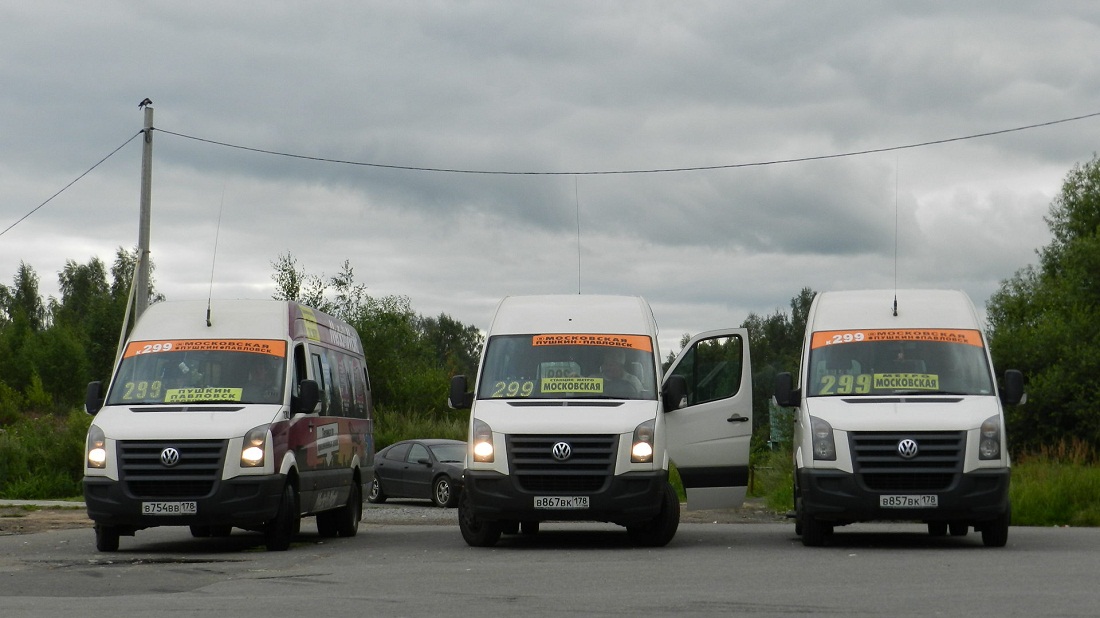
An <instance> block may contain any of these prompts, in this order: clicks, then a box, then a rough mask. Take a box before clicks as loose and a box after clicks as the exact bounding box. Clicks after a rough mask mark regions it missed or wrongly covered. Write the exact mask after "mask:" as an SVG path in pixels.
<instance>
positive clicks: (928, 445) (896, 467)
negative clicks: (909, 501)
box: [849, 431, 966, 492]
mask: <svg viewBox="0 0 1100 618" xmlns="http://www.w3.org/2000/svg"><path fill="white" fill-rule="evenodd" d="M906 438H908V439H911V440H914V441H915V442H916V443H917V446H918V449H919V450H918V452H917V455H916V456H915V457H913V458H912V459H905V458H904V457H902V456H901V455H900V454H899V453H898V443H899V442H900V441H902V440H904V439H906ZM849 445H850V446H851V449H852V450H851V452H852V464H853V465H854V469H855V472H856V478H857V479H859V482H860V483H862V485H863V486H864V488H866V489H868V490H871V491H928V492H935V491H945V490H947V489H949V488H951V487H952V486H953V485H954V484H955V482H956V481H957V479H958V478H959V475H960V474H961V473H962V466H963V458H964V453H965V448H966V433H965V432H961V431H936V432H932V431H915V432H853V433H851V434H849Z"/></svg>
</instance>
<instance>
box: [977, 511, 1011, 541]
mask: <svg viewBox="0 0 1100 618" xmlns="http://www.w3.org/2000/svg"><path fill="white" fill-rule="evenodd" d="M1011 522H1012V509H1011V508H1009V509H1007V510H1005V512H1004V513H1003V514H1001V516H1000V517H998V518H997V519H994V520H993V521H987V522H985V523H984V524H982V528H981V529H982V545H985V546H986V547H1004V546H1005V544H1007V543H1008V526H1009V524H1010V523H1011Z"/></svg>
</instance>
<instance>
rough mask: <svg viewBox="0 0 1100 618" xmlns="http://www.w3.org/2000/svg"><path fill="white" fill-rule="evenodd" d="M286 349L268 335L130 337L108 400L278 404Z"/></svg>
mask: <svg viewBox="0 0 1100 618" xmlns="http://www.w3.org/2000/svg"><path fill="white" fill-rule="evenodd" d="M286 348H287V346H286V342H285V341H279V340H267V339H264V340H239V339H232V340H230V339H213V340H211V339H204V340H161V341H135V342H131V343H130V344H129V345H127V346H126V351H125V353H124V354H123V358H122V363H121V364H119V367H118V371H117V372H116V373H115V379H114V381H113V382H112V386H111V392H110V393H108V395H107V404H108V405H135V404H183V403H224V402H232V403H283V390H284V389H283V382H284V380H285V377H286Z"/></svg>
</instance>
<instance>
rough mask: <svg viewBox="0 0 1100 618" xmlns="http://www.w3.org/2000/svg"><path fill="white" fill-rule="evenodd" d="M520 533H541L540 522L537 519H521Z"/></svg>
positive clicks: (524, 534) (530, 534) (533, 534)
mask: <svg viewBox="0 0 1100 618" xmlns="http://www.w3.org/2000/svg"><path fill="white" fill-rule="evenodd" d="M519 533H520V534H522V535H523V536H535V535H536V534H538V533H539V522H537V521H521V522H519Z"/></svg>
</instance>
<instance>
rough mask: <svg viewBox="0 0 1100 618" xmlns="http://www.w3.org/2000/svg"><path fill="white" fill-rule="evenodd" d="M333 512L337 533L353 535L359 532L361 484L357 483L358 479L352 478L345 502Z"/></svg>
mask: <svg viewBox="0 0 1100 618" xmlns="http://www.w3.org/2000/svg"><path fill="white" fill-rule="evenodd" d="M333 513H334V518H335V520H336V532H337V534H339V535H340V536H342V537H353V536H355V535H356V534H358V533H359V520H361V519H363V486H362V485H360V484H359V479H353V480H352V483H351V492H350V494H349V495H348V502H347V504H345V505H344V506H342V507H340V508H338V509H336V510H335V511H333Z"/></svg>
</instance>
